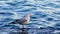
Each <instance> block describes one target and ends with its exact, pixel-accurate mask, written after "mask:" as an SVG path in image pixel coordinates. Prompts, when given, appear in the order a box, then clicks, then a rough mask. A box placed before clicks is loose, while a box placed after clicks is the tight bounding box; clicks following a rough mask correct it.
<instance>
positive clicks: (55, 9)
mask: <svg viewBox="0 0 60 34" xmlns="http://www.w3.org/2000/svg"><path fill="white" fill-rule="evenodd" d="M28 12H30V13H31V16H30V18H31V19H30V22H29V23H28V24H26V25H25V28H31V29H28V33H29V34H59V33H60V0H0V33H1V34H19V33H17V32H19V28H21V26H22V25H19V24H9V23H11V22H12V21H14V20H16V19H21V18H22V17H25V15H26V14H27V13H28ZM35 28H37V29H35ZM16 29H18V31H17V30H16Z"/></svg>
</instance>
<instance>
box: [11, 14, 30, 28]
mask: <svg viewBox="0 0 60 34" xmlns="http://www.w3.org/2000/svg"><path fill="white" fill-rule="evenodd" d="M30 15H31V14H30V13H27V14H26V16H25V17H24V18H21V19H16V20H14V21H13V22H11V24H21V25H22V28H24V25H25V24H27V23H28V22H29V21H30Z"/></svg>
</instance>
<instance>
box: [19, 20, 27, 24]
mask: <svg viewBox="0 0 60 34" xmlns="http://www.w3.org/2000/svg"><path fill="white" fill-rule="evenodd" d="M25 22H27V20H26V19H20V20H19V24H25Z"/></svg>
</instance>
